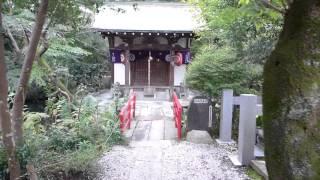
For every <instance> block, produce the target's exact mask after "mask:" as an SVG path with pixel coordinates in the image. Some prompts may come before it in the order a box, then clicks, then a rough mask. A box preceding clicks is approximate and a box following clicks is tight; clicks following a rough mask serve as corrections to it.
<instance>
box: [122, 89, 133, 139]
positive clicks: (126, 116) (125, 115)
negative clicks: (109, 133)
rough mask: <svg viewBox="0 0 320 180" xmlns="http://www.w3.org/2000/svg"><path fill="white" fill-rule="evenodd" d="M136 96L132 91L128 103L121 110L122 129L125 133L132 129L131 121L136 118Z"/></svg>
mask: <svg viewBox="0 0 320 180" xmlns="http://www.w3.org/2000/svg"><path fill="white" fill-rule="evenodd" d="M135 101H136V95H135V93H134V92H133V90H131V91H130V94H129V99H128V102H127V103H126V104H125V105H124V106H123V107H122V108H121V111H120V113H119V120H120V129H121V132H122V133H123V132H124V130H125V129H127V128H129V129H130V128H131V121H132V120H133V118H134V116H135V109H136V108H135V105H136V102H135Z"/></svg>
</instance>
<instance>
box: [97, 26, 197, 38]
mask: <svg viewBox="0 0 320 180" xmlns="http://www.w3.org/2000/svg"><path fill="white" fill-rule="evenodd" d="M93 30H94V31H96V32H100V33H101V34H102V35H104V36H178V37H188V38H193V37H194V36H195V33H194V32H193V31H181V30H177V31H173V30H124V29H97V28H96V29H93Z"/></svg>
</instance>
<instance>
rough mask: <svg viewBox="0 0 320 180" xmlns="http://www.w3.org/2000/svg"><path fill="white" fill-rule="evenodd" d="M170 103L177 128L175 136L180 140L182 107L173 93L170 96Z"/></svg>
mask: <svg viewBox="0 0 320 180" xmlns="http://www.w3.org/2000/svg"><path fill="white" fill-rule="evenodd" d="M172 101H173V113H174V120H175V126H176V128H177V135H178V139H179V140H180V139H181V126H182V123H181V121H182V106H181V104H180V102H179V99H178V96H177V95H176V93H175V92H173V94H172Z"/></svg>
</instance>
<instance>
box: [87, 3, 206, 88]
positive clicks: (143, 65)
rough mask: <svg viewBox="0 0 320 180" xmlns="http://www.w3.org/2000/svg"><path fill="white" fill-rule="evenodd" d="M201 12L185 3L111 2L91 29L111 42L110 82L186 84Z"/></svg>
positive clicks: (158, 85)
mask: <svg viewBox="0 0 320 180" xmlns="http://www.w3.org/2000/svg"><path fill="white" fill-rule="evenodd" d="M197 12H198V11H197V10H196V9H195V8H194V7H192V6H191V5H188V4H184V3H168V2H166V3H163V2H113V3H108V4H106V5H105V6H104V7H103V9H102V10H101V11H100V12H99V13H98V14H96V15H95V17H94V23H93V29H94V30H96V31H98V32H100V33H101V35H102V36H103V37H104V38H105V39H107V40H108V44H109V50H110V61H111V62H112V63H113V66H112V81H113V83H117V82H118V83H120V85H121V86H123V87H129V88H145V87H154V88H173V87H179V86H181V85H182V84H184V78H185V74H186V70H187V66H188V64H189V63H190V62H191V54H190V46H191V42H192V39H193V38H194V36H195V30H197V29H198V28H199V26H200V25H199V24H200V23H199V22H198V21H197V19H198V16H197Z"/></svg>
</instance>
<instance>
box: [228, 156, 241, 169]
mask: <svg viewBox="0 0 320 180" xmlns="http://www.w3.org/2000/svg"><path fill="white" fill-rule="evenodd" d="M229 159H230V160H231V162H232V164H233V165H234V166H237V167H239V166H243V164H242V163H241V162H240V161H239V157H238V155H237V154H236V155H230V156H229Z"/></svg>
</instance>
